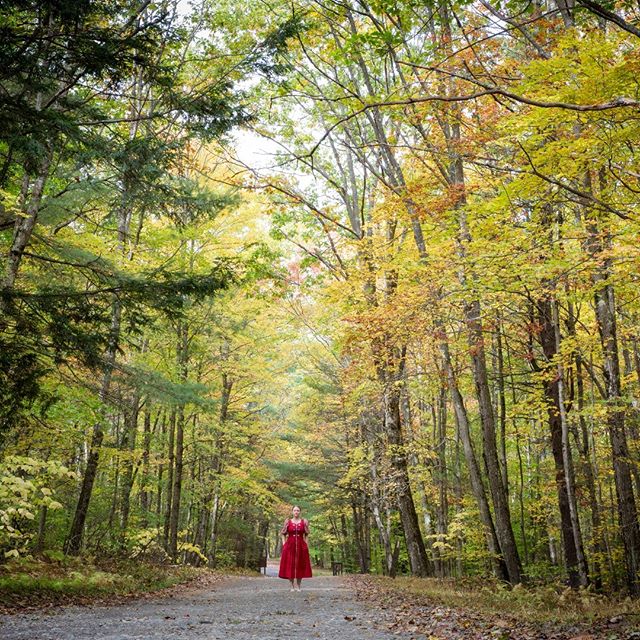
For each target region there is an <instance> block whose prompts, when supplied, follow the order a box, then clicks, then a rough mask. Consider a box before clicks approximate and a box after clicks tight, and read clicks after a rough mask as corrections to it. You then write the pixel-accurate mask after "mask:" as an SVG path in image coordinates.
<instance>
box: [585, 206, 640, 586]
mask: <svg viewBox="0 0 640 640" xmlns="http://www.w3.org/2000/svg"><path fill="white" fill-rule="evenodd" d="M590 213H592V212H589V211H587V214H590ZM586 227H587V232H588V233H589V238H588V241H587V250H588V251H589V254H590V255H591V257H592V258H593V259H594V262H595V266H594V268H593V272H592V281H593V284H594V289H595V292H594V303H595V312H596V320H597V323H598V330H599V333H600V342H601V345H602V357H603V365H604V379H605V390H606V395H607V398H606V399H607V427H608V431H609V440H610V442H611V454H612V458H613V471H614V480H615V488H616V496H617V502H618V521H619V525H620V536H621V538H622V543H623V546H624V560H625V569H626V585H627V588H628V590H629V593H631V594H634V595H635V594H637V593H638V592H639V585H638V571H639V570H640V527H639V526H638V513H637V510H636V501H635V496H634V493H633V480H632V474H631V465H630V455H629V446H628V443H627V434H626V431H625V400H624V398H623V396H622V382H621V379H620V360H619V355H618V353H619V349H618V335H617V319H616V299H615V292H614V288H613V285H612V284H611V282H610V277H611V259H610V258H608V257H605V256H603V255H602V254H603V252H604V250H605V249H606V248H607V247H608V244H609V243H610V239H609V238H608V237H607V238H606V239H605V241H604V242H603V240H602V238H601V232H600V230H599V228H598V225H597V222H596V220H595V218H591V219H588V220H587V224H586Z"/></svg>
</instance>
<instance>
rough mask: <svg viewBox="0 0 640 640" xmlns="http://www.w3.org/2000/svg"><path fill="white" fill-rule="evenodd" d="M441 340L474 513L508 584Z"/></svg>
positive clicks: (499, 575)
mask: <svg viewBox="0 0 640 640" xmlns="http://www.w3.org/2000/svg"><path fill="white" fill-rule="evenodd" d="M443 338H444V339H443V340H442V341H441V342H440V352H441V353H442V358H443V362H444V365H445V371H446V374H447V379H448V381H449V393H450V394H451V399H452V402H453V409H454V413H455V416H456V424H457V426H458V432H459V433H460V439H461V441H462V450H463V452H464V456H465V459H466V461H467V467H468V468H469V480H470V481H471V490H472V491H473V495H474V497H475V499H476V503H477V505H478V510H479V511H480V520H481V522H482V524H483V527H484V532H485V537H486V540H487V548H488V549H489V553H490V554H491V559H492V564H493V569H494V573H495V575H496V577H497V578H498V579H500V580H508V579H509V574H508V572H507V567H506V564H505V561H504V557H503V555H502V551H501V549H500V543H499V541H498V536H497V534H496V529H495V526H494V522H493V516H492V514H491V508H490V506H489V501H488V499H487V494H486V491H485V487H484V482H483V480H482V473H481V471H480V465H479V464H478V460H477V458H476V454H475V451H474V449H473V442H472V439H471V427H470V425H469V418H468V415H467V409H466V407H465V404H464V399H463V397H462V394H461V393H460V389H459V388H458V383H457V380H456V377H455V372H454V370H453V364H452V362H451V353H450V350H449V345H448V343H447V341H446V336H443Z"/></svg>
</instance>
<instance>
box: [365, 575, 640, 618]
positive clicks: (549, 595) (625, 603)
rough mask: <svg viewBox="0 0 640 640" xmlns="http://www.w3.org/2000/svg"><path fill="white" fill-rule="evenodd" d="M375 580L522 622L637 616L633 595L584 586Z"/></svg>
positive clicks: (639, 608) (638, 605)
mask: <svg viewBox="0 0 640 640" xmlns="http://www.w3.org/2000/svg"><path fill="white" fill-rule="evenodd" d="M376 580H379V581H380V582H382V583H383V585H384V587H385V588H388V589H391V590H393V591H396V592H399V593H401V594H404V595H412V596H422V597H426V598H428V599H429V600H430V601H431V602H435V603H438V604H441V605H444V606H447V607H451V608H457V609H465V610H467V611H475V612H478V613H481V614H483V615H487V616H499V617H508V618H511V619H515V620H518V621H521V622H523V623H530V624H540V623H548V622H549V623H554V624H559V625H571V624H576V623H585V622H588V623H594V624H595V623H597V622H600V621H603V620H609V619H612V618H617V617H620V616H624V617H625V618H626V619H627V620H630V619H633V620H634V621H640V601H639V600H634V599H631V598H624V599H623V598H615V597H608V596H604V595H602V594H597V593H594V592H593V591H591V590H589V589H580V590H573V589H569V588H566V587H563V586H561V585H545V586H522V585H518V586H516V587H514V588H510V587H506V586H503V585H501V584H500V583H497V582H495V581H487V580H470V579H442V580H439V579H435V578H409V577H400V578H396V579H395V580H392V579H390V578H382V577H381V578H376Z"/></svg>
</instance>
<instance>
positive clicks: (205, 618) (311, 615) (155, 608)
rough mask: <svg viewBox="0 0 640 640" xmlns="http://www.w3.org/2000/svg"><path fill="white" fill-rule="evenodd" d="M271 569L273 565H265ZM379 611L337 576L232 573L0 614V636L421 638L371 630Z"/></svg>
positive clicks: (23, 639) (81, 639)
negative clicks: (196, 583)
mask: <svg viewBox="0 0 640 640" xmlns="http://www.w3.org/2000/svg"><path fill="white" fill-rule="evenodd" d="M269 573H270V574H273V571H272V570H270V571H269ZM376 622H377V616H376V611H375V610H371V609H368V608H367V605H366V604H364V603H362V602H358V601H356V600H355V598H354V595H353V593H352V591H351V590H350V589H349V588H348V587H347V586H346V584H345V582H344V581H343V579H342V578H340V577H335V578H334V577H317V578H312V579H310V580H305V581H304V583H303V590H302V592H301V593H290V592H289V588H288V582H285V581H284V580H280V579H278V578H275V577H271V576H268V577H255V578H254V577H238V578H229V579H228V580H225V581H223V582H221V583H220V584H218V585H217V586H216V587H215V588H213V589H202V588H200V589H198V588H189V587H185V589H184V590H183V591H181V592H178V593H177V594H176V593H173V594H172V595H171V597H168V596H164V597H160V596H158V597H157V598H155V599H144V600H132V601H130V602H127V603H125V604H117V605H113V606H95V605H93V606H86V607H78V606H69V607H61V608H58V609H55V610H52V611H51V610H48V611H47V612H41V613H29V614H16V615H11V616H0V638H2V640H107V639H109V640H116V639H117V640H132V639H134V638H136V639H138V638H140V639H142V638H145V639H147V638H149V639H156V638H161V639H162V640H184V639H187V638H188V639H194V640H196V639H202V638H206V639H207V640H216V639H219V640H222V639H225V640H285V639H288V638H296V639H297V640H391V639H392V638H394V639H398V638H405V639H408V638H416V639H418V638H422V636H416V635H413V636H409V635H398V634H396V633H391V632H389V631H383V630H380V629H376V628H375V626H374V625H375V623H376Z"/></svg>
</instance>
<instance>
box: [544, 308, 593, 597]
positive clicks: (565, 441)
mask: <svg viewBox="0 0 640 640" xmlns="http://www.w3.org/2000/svg"><path fill="white" fill-rule="evenodd" d="M551 305H552V313H553V326H554V334H555V350H556V353H557V354H560V340H561V338H560V320H559V314H558V303H557V301H555V300H553V301H552V302H551ZM557 375H558V382H557V388H558V408H559V411H560V426H561V434H562V438H561V440H562V462H563V467H564V481H565V483H564V484H565V490H566V495H567V502H568V505H569V517H570V523H571V533H572V536H573V546H574V549H575V552H576V561H577V568H578V582H579V584H580V586H582V587H586V586H587V585H588V584H589V576H588V572H587V563H586V560H585V557H584V549H583V546H582V532H581V530H580V520H579V519H578V505H577V502H576V494H575V482H574V471H573V461H572V458H571V446H570V443H569V424H568V421H567V412H566V408H565V406H566V405H565V400H564V396H565V393H564V370H563V366H562V360H561V359H560V358H558V364H557Z"/></svg>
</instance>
